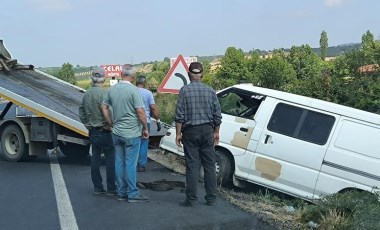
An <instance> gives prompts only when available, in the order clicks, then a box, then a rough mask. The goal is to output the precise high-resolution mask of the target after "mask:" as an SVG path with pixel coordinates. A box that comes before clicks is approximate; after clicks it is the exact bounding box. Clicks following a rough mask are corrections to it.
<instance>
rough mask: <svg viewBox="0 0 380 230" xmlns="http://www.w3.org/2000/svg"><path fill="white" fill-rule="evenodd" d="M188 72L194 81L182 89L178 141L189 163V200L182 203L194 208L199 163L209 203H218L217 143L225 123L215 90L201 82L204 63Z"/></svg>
mask: <svg viewBox="0 0 380 230" xmlns="http://www.w3.org/2000/svg"><path fill="white" fill-rule="evenodd" d="M188 75H189V78H190V81H191V82H190V84H188V85H185V86H183V87H182V88H181V90H180V91H179V97H178V102H177V107H176V114H175V122H176V144H177V145H178V146H179V147H182V144H183V146H184V152H185V163H186V199H185V200H184V201H182V202H181V203H179V205H181V206H185V207H191V206H194V205H195V204H196V203H197V200H198V198H197V184H198V174H199V168H200V164H202V165H203V169H204V185H205V190H206V196H205V199H206V204H207V205H215V201H216V169H215V161H216V160H215V150H214V146H215V145H217V144H218V143H219V126H220V124H221V122H222V115H221V110H220V105H219V101H218V98H217V96H216V93H215V91H214V90H213V89H212V88H211V87H210V86H207V85H205V84H203V83H202V82H201V79H202V76H203V66H202V64H201V63H199V62H192V63H191V64H190V66H189V72H188Z"/></svg>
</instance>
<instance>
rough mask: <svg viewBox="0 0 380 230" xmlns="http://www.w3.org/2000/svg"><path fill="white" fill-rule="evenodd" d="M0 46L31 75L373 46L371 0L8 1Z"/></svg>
mask: <svg viewBox="0 0 380 230" xmlns="http://www.w3.org/2000/svg"><path fill="white" fill-rule="evenodd" d="M0 6H1V11H0V39H3V40H4V44H5V46H6V47H7V48H8V50H9V51H10V53H11V54H12V58H15V59H17V60H19V62H21V63H23V64H33V65H34V66H36V67H54V66H61V65H62V64H63V63H66V62H69V63H71V64H73V65H74V66H76V65H80V66H94V65H105V64H126V63H129V64H139V63H141V62H150V61H162V60H164V58H165V57H169V58H173V57H177V56H178V55H179V54H182V55H183V56H185V57H187V56H212V55H224V53H225V51H226V49H227V48H228V47H235V48H240V49H242V50H243V51H245V52H248V51H250V50H252V49H260V50H267V51H269V50H273V49H278V48H290V47H291V46H300V45H303V44H308V45H310V46H311V47H319V39H320V35H321V33H322V31H323V30H324V31H326V33H327V36H328V44H329V46H336V45H341V44H347V43H360V42H361V37H362V35H363V34H364V33H365V32H366V31H368V30H369V31H370V32H371V33H372V34H373V35H374V36H375V39H380V16H379V13H378V10H379V9H380V1H378V0H187V1H184V0H134V1H132V0H107V1H104V0H102V1H101V0H12V1H2V3H0Z"/></svg>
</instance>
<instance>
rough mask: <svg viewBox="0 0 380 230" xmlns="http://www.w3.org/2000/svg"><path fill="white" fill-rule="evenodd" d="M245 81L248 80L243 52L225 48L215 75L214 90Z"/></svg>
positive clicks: (233, 48)
mask: <svg viewBox="0 0 380 230" xmlns="http://www.w3.org/2000/svg"><path fill="white" fill-rule="evenodd" d="M247 80H250V79H249V73H248V68H247V66H246V61H245V55H244V52H243V50H241V49H237V48H235V47H229V48H227V50H226V52H225V54H224V56H223V57H222V59H221V60H220V68H219V69H218V71H217V73H216V81H217V82H215V84H214V86H215V88H217V89H220V88H224V87H228V86H231V85H234V84H237V83H240V82H243V81H247Z"/></svg>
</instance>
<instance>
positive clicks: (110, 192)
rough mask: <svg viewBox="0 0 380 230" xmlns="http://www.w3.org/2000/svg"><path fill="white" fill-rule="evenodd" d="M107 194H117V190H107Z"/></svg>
mask: <svg viewBox="0 0 380 230" xmlns="http://www.w3.org/2000/svg"><path fill="white" fill-rule="evenodd" d="M106 194H107V196H117V192H116V191H115V190H113V191H107V193H106Z"/></svg>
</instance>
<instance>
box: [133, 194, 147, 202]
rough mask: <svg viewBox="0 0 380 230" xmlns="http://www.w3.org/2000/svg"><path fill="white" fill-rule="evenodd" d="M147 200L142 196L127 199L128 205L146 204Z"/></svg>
mask: <svg viewBox="0 0 380 230" xmlns="http://www.w3.org/2000/svg"><path fill="white" fill-rule="evenodd" d="M148 201H149V198H148V197H145V196H143V195H140V194H138V195H137V196H135V197H132V198H128V203H142V202H148Z"/></svg>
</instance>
